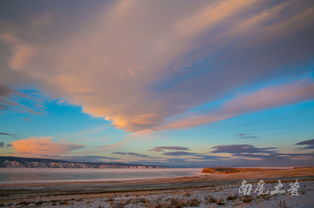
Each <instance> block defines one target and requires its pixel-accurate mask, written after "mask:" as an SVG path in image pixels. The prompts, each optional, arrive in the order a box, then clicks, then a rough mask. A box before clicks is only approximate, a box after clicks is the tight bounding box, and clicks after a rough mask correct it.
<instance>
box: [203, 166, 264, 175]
mask: <svg viewBox="0 0 314 208" xmlns="http://www.w3.org/2000/svg"><path fill="white" fill-rule="evenodd" d="M262 170H265V169H262V168H224V167H217V168H203V170H202V173H219V174H228V173H240V172H251V171H262Z"/></svg>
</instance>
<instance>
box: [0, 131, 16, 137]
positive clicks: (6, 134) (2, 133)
mask: <svg viewBox="0 0 314 208" xmlns="http://www.w3.org/2000/svg"><path fill="white" fill-rule="evenodd" d="M0 135H5V136H12V137H14V134H11V133H7V132H0Z"/></svg>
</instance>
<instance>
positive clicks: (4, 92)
mask: <svg viewBox="0 0 314 208" xmlns="http://www.w3.org/2000/svg"><path fill="white" fill-rule="evenodd" d="M14 94H18V92H17V91H15V90H14V89H11V88H9V87H6V86H4V85H1V84H0V110H6V109H8V108H9V107H11V106H16V105H18V104H17V103H16V102H14V101H12V100H10V97H11V96H13V95H14Z"/></svg>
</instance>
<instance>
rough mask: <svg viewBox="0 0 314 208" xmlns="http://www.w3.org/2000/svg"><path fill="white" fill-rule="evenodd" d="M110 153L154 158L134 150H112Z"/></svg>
mask: <svg viewBox="0 0 314 208" xmlns="http://www.w3.org/2000/svg"><path fill="white" fill-rule="evenodd" d="M112 154H116V155H128V156H134V157H146V158H154V157H152V156H149V155H145V154H139V153H135V152H113V153H112Z"/></svg>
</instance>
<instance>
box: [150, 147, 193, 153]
mask: <svg viewBox="0 0 314 208" xmlns="http://www.w3.org/2000/svg"><path fill="white" fill-rule="evenodd" d="M164 150H189V148H187V147H180V146H159V147H154V148H153V149H150V150H149V151H154V152H163V151H164Z"/></svg>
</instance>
